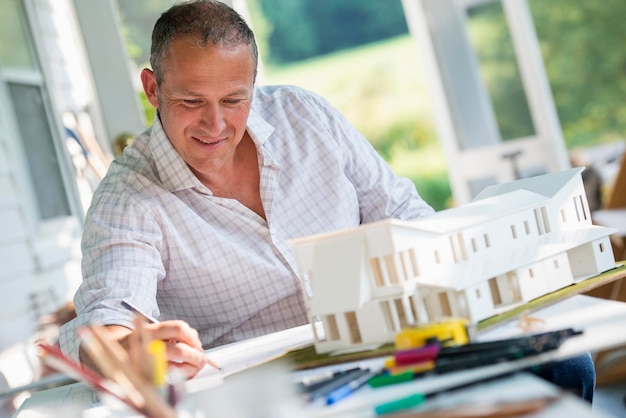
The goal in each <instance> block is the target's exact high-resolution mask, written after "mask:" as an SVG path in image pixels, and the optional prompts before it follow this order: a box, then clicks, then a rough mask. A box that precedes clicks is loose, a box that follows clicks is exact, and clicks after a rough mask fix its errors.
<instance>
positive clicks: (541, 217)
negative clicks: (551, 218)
mask: <svg viewBox="0 0 626 418" xmlns="http://www.w3.org/2000/svg"><path fill="white" fill-rule="evenodd" d="M534 213H535V223H536V224H537V232H539V235H543V234H547V233H549V232H550V223H549V222H548V212H547V210H546V208H545V206H543V207H542V208H541V209H535V210H534Z"/></svg>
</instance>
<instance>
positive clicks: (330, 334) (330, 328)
mask: <svg viewBox="0 0 626 418" xmlns="http://www.w3.org/2000/svg"><path fill="white" fill-rule="evenodd" d="M324 325H325V327H324V328H325V331H326V333H325V335H326V338H325V339H326V340H329V341H337V340H338V339H339V327H337V318H335V315H325V316H324Z"/></svg>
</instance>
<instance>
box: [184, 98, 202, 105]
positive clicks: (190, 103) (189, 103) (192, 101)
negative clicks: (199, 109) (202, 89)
mask: <svg viewBox="0 0 626 418" xmlns="http://www.w3.org/2000/svg"><path fill="white" fill-rule="evenodd" d="M183 103H185V104H188V105H196V104H198V103H200V100H197V99H185V100H183Z"/></svg>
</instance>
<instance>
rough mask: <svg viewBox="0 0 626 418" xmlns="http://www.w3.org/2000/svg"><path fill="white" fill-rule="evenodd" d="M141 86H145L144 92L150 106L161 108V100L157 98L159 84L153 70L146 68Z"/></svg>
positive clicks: (142, 75)
mask: <svg viewBox="0 0 626 418" xmlns="http://www.w3.org/2000/svg"><path fill="white" fill-rule="evenodd" d="M141 84H143V91H144V92H145V93H146V97H147V98H148V101H149V102H150V104H151V105H152V106H154V107H156V108H158V107H159V99H158V97H157V82H156V76H155V75H154V72H153V71H152V70H149V69H147V68H144V69H143V70H142V71H141Z"/></svg>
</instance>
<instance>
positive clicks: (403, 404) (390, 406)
mask: <svg viewBox="0 0 626 418" xmlns="http://www.w3.org/2000/svg"><path fill="white" fill-rule="evenodd" d="M425 400H426V395H424V394H423V393H416V394H414V395H409V396H407V397H405V398H401V399H398V400H395V401H391V402H387V403H384V404H381V405H378V406H376V407H375V408H374V411H375V412H376V415H384V414H391V413H393V412H398V411H402V410H405V409H410V408H414V407H416V406H419V405H421V404H422V403H423V402H424V401H425Z"/></svg>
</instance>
